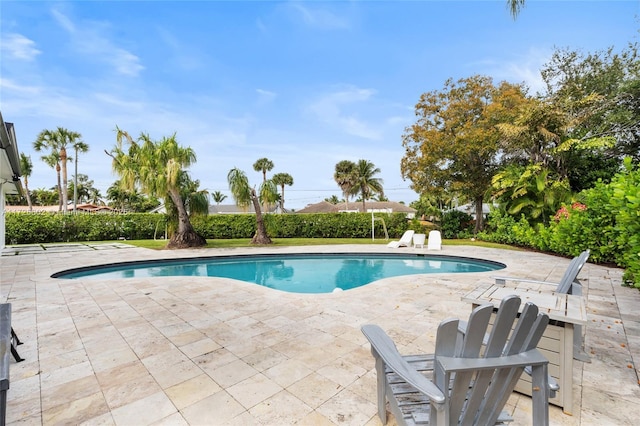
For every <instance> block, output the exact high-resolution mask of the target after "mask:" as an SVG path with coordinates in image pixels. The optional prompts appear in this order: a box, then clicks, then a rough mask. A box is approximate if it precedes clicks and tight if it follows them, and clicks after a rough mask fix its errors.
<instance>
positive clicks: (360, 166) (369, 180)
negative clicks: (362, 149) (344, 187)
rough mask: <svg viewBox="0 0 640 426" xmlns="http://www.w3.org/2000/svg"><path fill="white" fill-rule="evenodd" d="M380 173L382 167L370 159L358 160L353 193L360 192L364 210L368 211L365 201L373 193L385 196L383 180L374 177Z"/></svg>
mask: <svg viewBox="0 0 640 426" xmlns="http://www.w3.org/2000/svg"><path fill="white" fill-rule="evenodd" d="M378 173H380V169H379V168H378V167H376V166H375V164H373V163H372V162H370V161H367V160H358V163H356V167H355V176H356V178H355V185H354V186H353V189H352V191H353V194H354V195H356V194H360V196H361V197H362V211H363V212H366V211H367V209H366V208H365V207H366V206H365V201H367V200H369V199H370V198H371V196H372V195H373V194H380V195H382V196H384V190H383V188H382V184H383V181H382V179H380V178H376V177H374V176H375V175H377V174H378Z"/></svg>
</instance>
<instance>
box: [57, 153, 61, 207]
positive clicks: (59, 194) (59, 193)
mask: <svg viewBox="0 0 640 426" xmlns="http://www.w3.org/2000/svg"><path fill="white" fill-rule="evenodd" d="M56 175H57V176H58V211H59V212H61V211H62V185H61V184H60V163H56Z"/></svg>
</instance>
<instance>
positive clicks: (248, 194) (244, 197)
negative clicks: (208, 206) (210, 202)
mask: <svg viewBox="0 0 640 426" xmlns="http://www.w3.org/2000/svg"><path fill="white" fill-rule="evenodd" d="M227 182H229V189H230V190H231V194H232V195H233V198H234V199H235V200H236V204H237V205H238V206H240V207H247V206H248V205H249V204H253V208H254V210H255V211H256V233H255V235H254V236H253V238H252V239H251V244H271V243H272V241H271V238H269V236H268V235H267V229H266V227H265V225H264V219H263V218H262V210H260V199H259V198H258V195H257V194H256V190H255V188H252V187H251V186H249V179H247V175H246V174H245V173H244V172H243V171H242V170H240V169H238V168H235V167H234V168H233V169H231V170H229V173H228V174H227ZM269 192H271V194H269ZM260 194H261V195H263V199H264V198H265V197H266V198H270V199H271V198H275V196H277V195H278V193H277V188H276V186H275V185H274V184H273V182H272V181H270V180H269V181H265V182H263V184H262V185H260Z"/></svg>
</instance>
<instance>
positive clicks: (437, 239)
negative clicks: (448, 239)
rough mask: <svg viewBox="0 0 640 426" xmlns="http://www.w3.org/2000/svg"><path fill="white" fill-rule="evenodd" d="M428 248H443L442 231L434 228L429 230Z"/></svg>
mask: <svg viewBox="0 0 640 426" xmlns="http://www.w3.org/2000/svg"><path fill="white" fill-rule="evenodd" d="M427 250H442V236H441V235H440V231H436V230H433V231H430V232H429V242H428V243H427Z"/></svg>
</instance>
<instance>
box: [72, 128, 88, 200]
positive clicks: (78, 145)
mask: <svg viewBox="0 0 640 426" xmlns="http://www.w3.org/2000/svg"><path fill="white" fill-rule="evenodd" d="M71 144H72V145H73V149H74V151H75V157H74V165H75V170H74V171H75V174H74V175H73V211H74V212H75V211H76V205H77V204H78V153H80V152H87V151H89V145H87V144H86V143H85V142H83V141H81V140H75V141H72V142H71Z"/></svg>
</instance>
